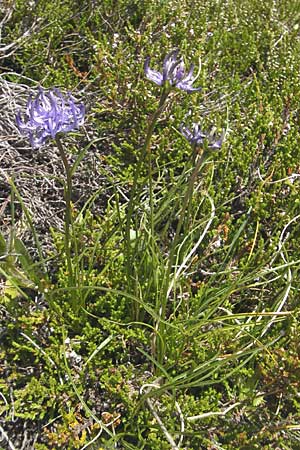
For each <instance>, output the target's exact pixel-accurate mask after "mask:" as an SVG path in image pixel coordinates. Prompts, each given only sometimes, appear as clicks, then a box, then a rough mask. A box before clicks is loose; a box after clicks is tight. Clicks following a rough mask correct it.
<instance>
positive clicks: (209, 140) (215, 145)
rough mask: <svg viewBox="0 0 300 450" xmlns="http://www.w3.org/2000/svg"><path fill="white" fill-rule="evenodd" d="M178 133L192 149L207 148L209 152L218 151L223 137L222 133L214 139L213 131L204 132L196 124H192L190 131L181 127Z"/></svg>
mask: <svg viewBox="0 0 300 450" xmlns="http://www.w3.org/2000/svg"><path fill="white" fill-rule="evenodd" d="M180 131H181V134H182V135H183V136H184V137H185V138H186V139H187V140H188V141H189V143H190V144H191V146H192V147H204V146H207V148H209V149H210V150H220V148H221V147H222V143H223V140H224V137H225V133H224V132H223V133H222V134H221V136H219V137H216V135H215V133H214V132H213V131H212V132H210V133H206V132H204V131H203V130H202V129H201V128H200V124H198V123H193V126H192V128H191V129H190V128H188V127H186V126H183V125H181V127H180Z"/></svg>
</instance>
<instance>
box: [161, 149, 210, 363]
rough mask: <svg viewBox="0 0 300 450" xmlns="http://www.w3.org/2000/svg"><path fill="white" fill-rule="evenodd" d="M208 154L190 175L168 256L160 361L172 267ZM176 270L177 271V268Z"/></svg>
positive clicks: (197, 163)
mask: <svg viewBox="0 0 300 450" xmlns="http://www.w3.org/2000/svg"><path fill="white" fill-rule="evenodd" d="M207 156H208V154H207V152H206V151H205V150H203V152H202V154H201V156H200V157H199V158H198V160H197V161H196V165H195V168H194V170H193V172H192V174H191V176H190V179H189V183H188V187H187V190H186V193H185V196H184V199H183V203H182V208H181V211H180V216H179V219H178V223H177V227H176V231H175V236H174V240H173V242H172V246H171V250H170V254H169V258H168V259H169V261H168V266H167V270H166V273H165V276H164V280H165V281H164V287H163V295H162V299H161V307H160V311H159V319H158V321H157V323H156V326H155V330H156V334H158V335H159V336H161V339H159V340H158V341H157V344H156V345H155V347H156V349H155V350H156V353H157V360H158V361H159V363H162V362H163V360H164V355H165V344H164V342H165V341H166V339H165V330H166V322H165V320H166V317H165V314H166V309H167V303H168V298H169V294H170V289H169V283H170V276H171V273H172V268H173V266H175V263H176V258H177V255H176V250H177V248H178V243H179V240H180V235H181V231H182V227H183V224H184V222H185V219H187V220H188V218H187V217H186V211H187V209H188V208H189V205H190V203H191V201H192V196H193V190H194V184H195V181H196V178H197V176H198V175H199V171H200V169H201V167H202V165H203V162H204V161H205V159H206V158H207ZM175 272H176V268H175ZM173 289H176V287H175V284H174V287H173Z"/></svg>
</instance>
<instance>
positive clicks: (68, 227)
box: [55, 136, 74, 286]
mask: <svg viewBox="0 0 300 450" xmlns="http://www.w3.org/2000/svg"><path fill="white" fill-rule="evenodd" d="M55 142H56V145H57V148H58V150H59V154H60V157H61V159H62V162H63V165H64V168H65V172H66V179H67V185H66V186H65V189H64V195H65V202H66V212H65V252H66V258H67V267H68V272H69V274H68V278H69V286H73V285H74V277H73V266H72V258H71V225H72V205H71V195H72V171H71V166H70V164H69V162H68V159H67V157H66V154H65V151H64V149H63V146H62V143H61V141H60V139H59V137H58V136H56V137H55Z"/></svg>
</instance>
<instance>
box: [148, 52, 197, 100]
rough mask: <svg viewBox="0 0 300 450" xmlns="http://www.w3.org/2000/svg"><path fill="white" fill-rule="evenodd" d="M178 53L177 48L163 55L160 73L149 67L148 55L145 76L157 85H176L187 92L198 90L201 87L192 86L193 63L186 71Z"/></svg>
mask: <svg viewBox="0 0 300 450" xmlns="http://www.w3.org/2000/svg"><path fill="white" fill-rule="evenodd" d="M178 53H179V50H173V51H172V52H171V53H169V54H168V55H167V56H166V57H165V59H164V63H163V71H162V73H160V72H158V71H157V70H154V69H150V67H149V63H150V57H148V58H147V59H146V61H145V74H146V77H147V78H148V79H149V80H151V81H153V82H154V83H156V84H158V85H159V86H165V85H166V84H169V85H170V86H171V87H176V88H178V89H181V90H183V91H186V92H188V93H191V92H194V91H200V89H201V87H198V88H195V87H193V83H194V81H195V80H196V78H195V77H193V72H194V65H193V64H192V65H191V67H190V69H189V71H188V72H187V71H186V70H185V65H184V62H183V59H182V58H181V57H179V56H178Z"/></svg>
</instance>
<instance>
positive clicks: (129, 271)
mask: <svg viewBox="0 0 300 450" xmlns="http://www.w3.org/2000/svg"><path fill="white" fill-rule="evenodd" d="M169 93H170V90H169V89H164V90H163V91H162V94H161V97H160V101H159V105H158V107H157V110H156V111H155V112H154V114H153V115H152V117H151V119H150V121H149V124H148V128H147V132H146V138H145V142H144V145H143V148H142V151H141V156H140V158H139V160H138V163H137V167H136V170H135V174H134V180H133V185H132V188H131V192H130V199H129V204H128V211H127V218H126V229H125V242H126V253H127V255H126V256H127V258H126V259H127V261H126V272H127V282H128V283H131V281H132V279H133V277H132V268H133V267H134V264H133V261H132V246H131V241H130V228H131V219H132V217H133V213H134V208H135V200H136V192H137V188H138V183H139V177H140V173H141V170H142V166H143V163H144V161H145V159H146V158H147V157H148V161H149V171H148V177H149V190H150V210H151V211H152V212H151V219H150V220H151V233H152V237H153V229H154V218H153V187H152V168H151V159H152V158H151V148H150V147H151V139H152V135H153V131H154V128H155V125H156V123H157V120H158V119H159V116H160V115H161V114H162V112H163V110H164V108H165V103H166V100H167V97H168V95H169ZM134 310H135V312H134V318H135V320H137V319H138V315H139V308H138V305H134Z"/></svg>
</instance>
